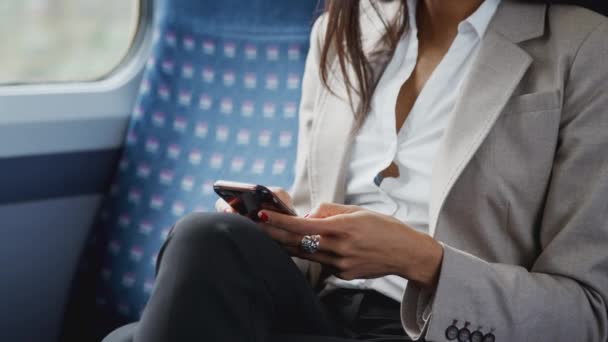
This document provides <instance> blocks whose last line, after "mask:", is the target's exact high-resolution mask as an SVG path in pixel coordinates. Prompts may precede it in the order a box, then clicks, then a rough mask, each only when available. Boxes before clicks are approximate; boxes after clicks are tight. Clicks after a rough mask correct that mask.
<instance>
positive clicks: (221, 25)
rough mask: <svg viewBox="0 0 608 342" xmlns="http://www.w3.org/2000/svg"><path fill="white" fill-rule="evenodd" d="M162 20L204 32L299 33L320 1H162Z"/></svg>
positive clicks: (310, 21) (160, 3)
mask: <svg viewBox="0 0 608 342" xmlns="http://www.w3.org/2000/svg"><path fill="white" fill-rule="evenodd" d="M157 4H158V5H159V7H160V8H159V10H160V11H159V12H160V17H161V19H162V18H165V19H168V20H170V21H172V22H174V23H176V22H177V23H180V22H181V23H184V24H188V25H190V26H195V27H196V26H198V27H199V28H201V29H202V30H207V29H210V30H213V31H215V30H217V31H219V32H222V31H224V32H232V33H234V32H246V33H247V34H251V33H273V32H277V31H280V32H283V33H291V32H293V33H300V32H301V31H302V30H303V29H305V30H308V29H309V28H310V26H311V25H312V20H311V18H312V17H313V16H312V14H313V13H314V12H315V9H316V8H317V0H281V1H276V0H159V1H158V2H157Z"/></svg>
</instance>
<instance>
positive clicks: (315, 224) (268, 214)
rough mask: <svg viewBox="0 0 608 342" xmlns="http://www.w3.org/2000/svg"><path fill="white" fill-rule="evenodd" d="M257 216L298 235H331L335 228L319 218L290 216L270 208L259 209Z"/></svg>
mask: <svg viewBox="0 0 608 342" xmlns="http://www.w3.org/2000/svg"><path fill="white" fill-rule="evenodd" d="M258 217H259V218H260V220H261V221H262V222H264V223H268V224H270V225H273V226H275V227H277V228H281V229H284V230H287V231H289V232H292V233H294V234H298V235H302V236H303V235H333V234H335V233H336V232H335V229H333V228H332V227H331V225H329V224H328V223H327V222H324V221H323V220H319V219H306V218H302V217H297V216H290V215H285V214H281V213H278V212H276V211H270V210H260V212H259V213H258Z"/></svg>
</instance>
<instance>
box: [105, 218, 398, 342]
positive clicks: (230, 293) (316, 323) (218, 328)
mask: <svg viewBox="0 0 608 342" xmlns="http://www.w3.org/2000/svg"><path fill="white" fill-rule="evenodd" d="M354 340H366V341H408V339H407V338H406V337H405V333H404V332H403V329H402V328H401V324H400V319H399V303H398V302H396V301H394V300H392V299H390V298H387V297H384V296H382V295H380V294H378V293H376V292H374V291H356V290H337V291H335V292H334V293H331V294H329V295H326V296H324V297H323V298H319V297H318V296H317V294H316V293H315V291H313V289H312V288H311V287H310V285H309V283H308V282H307V280H306V279H305V278H304V276H303V275H302V273H301V272H300V270H299V269H298V268H297V267H296V265H295V264H294V263H293V261H292V260H291V258H290V257H289V255H288V254H287V253H286V252H285V250H284V249H283V248H281V246H280V245H279V244H277V243H276V242H275V241H273V240H272V239H271V238H270V237H268V236H267V235H266V234H265V233H264V232H263V231H261V230H260V229H259V227H258V226H257V224H255V223H253V222H252V221H250V220H249V219H246V218H243V217H241V216H238V215H235V214H219V213H217V214H203V213H197V214H190V215H188V216H187V217H185V218H184V219H182V220H180V221H179V222H178V223H177V224H176V225H175V227H174V229H173V230H172V232H171V233H170V234H169V238H168V239H167V242H165V244H164V245H163V247H162V249H161V252H160V253H159V258H158V264H157V280H156V286H155V288H154V291H153V293H152V296H151V298H150V301H149V302H148V304H147V306H146V308H145V310H144V313H143V315H142V318H141V320H140V322H139V323H134V324H130V325H127V326H124V327H122V328H119V329H118V330H116V331H114V332H113V333H111V334H110V335H109V336H107V337H106V338H105V339H104V342H144V341H145V342H160V341H163V342H166V341H204V342H215V341H222V342H244V341H256V342H265V341H277V342H278V341H281V342H347V341H354Z"/></svg>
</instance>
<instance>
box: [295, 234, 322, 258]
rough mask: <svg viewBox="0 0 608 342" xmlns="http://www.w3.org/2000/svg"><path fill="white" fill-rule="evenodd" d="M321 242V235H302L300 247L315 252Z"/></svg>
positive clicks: (305, 250)
mask: <svg viewBox="0 0 608 342" xmlns="http://www.w3.org/2000/svg"><path fill="white" fill-rule="evenodd" d="M320 244H321V235H304V237H303V238H302V241H300V247H301V248H302V250H303V251H304V252H306V253H310V254H313V253H316V252H317V251H318V250H319V245H320Z"/></svg>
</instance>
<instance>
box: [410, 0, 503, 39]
mask: <svg viewBox="0 0 608 342" xmlns="http://www.w3.org/2000/svg"><path fill="white" fill-rule="evenodd" d="M418 1H422V0H407V13H408V24H409V27H410V29H411V30H413V31H418V24H417V23H416V8H417V6H418ZM500 1H501V0H484V2H482V3H481V5H480V6H479V8H477V10H476V11H475V12H473V14H471V15H470V16H469V17H468V18H466V19H465V20H463V21H462V22H460V24H459V25H458V32H465V31H466V30H467V29H468V28H471V27H472V28H473V29H474V30H475V32H476V33H477V35H478V36H479V37H483V36H484V35H485V33H486V31H487V29H488V26H489V25H490V21H491V20H492V17H493V16H494V13H496V9H497V8H498V5H499V4H500Z"/></svg>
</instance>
